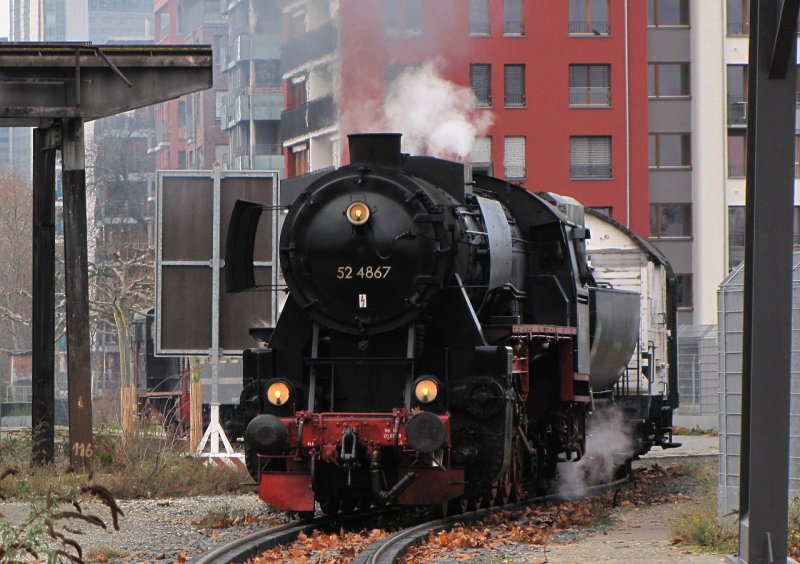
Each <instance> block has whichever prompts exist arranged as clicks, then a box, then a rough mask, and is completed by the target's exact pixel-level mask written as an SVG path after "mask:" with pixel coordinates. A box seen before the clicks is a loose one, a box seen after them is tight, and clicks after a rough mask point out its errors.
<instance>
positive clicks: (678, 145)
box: [650, 133, 692, 168]
mask: <svg viewBox="0 0 800 564" xmlns="http://www.w3.org/2000/svg"><path fill="white" fill-rule="evenodd" d="M691 165H692V144H691V136H690V134H689V133H651V134H650V168H669V167H675V168H686V167H689V166H691Z"/></svg>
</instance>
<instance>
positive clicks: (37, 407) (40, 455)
mask: <svg viewBox="0 0 800 564" xmlns="http://www.w3.org/2000/svg"><path fill="white" fill-rule="evenodd" d="M60 133H61V132H60V131H57V130H53V129H36V130H34V132H33V324H32V325H33V339H32V362H33V366H32V370H31V372H32V385H31V391H32V396H33V398H32V405H31V428H32V429H33V452H32V461H33V463H34V464H46V463H51V462H53V455H54V432H53V427H54V424H55V374H54V361H55V235H56V226H55V210H56V208H55V187H56V178H55V172H56V168H55V166H56V148H57V139H54V137H57V136H58V135H60Z"/></svg>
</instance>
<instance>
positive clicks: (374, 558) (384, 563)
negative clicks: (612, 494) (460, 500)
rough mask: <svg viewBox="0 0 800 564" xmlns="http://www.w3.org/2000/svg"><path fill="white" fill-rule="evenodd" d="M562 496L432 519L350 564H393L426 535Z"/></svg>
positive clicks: (375, 545)
mask: <svg viewBox="0 0 800 564" xmlns="http://www.w3.org/2000/svg"><path fill="white" fill-rule="evenodd" d="M629 482H630V478H629V477H625V478H622V479H619V480H615V481H613V482H608V483H606V484H599V485H597V486H592V487H590V488H587V489H586V496H590V495H595V494H598V493H601V492H604V491H606V490H610V489H614V488H617V487H620V486H622V485H624V484H627V483H629ZM567 499H568V498H567V497H566V496H563V495H561V494H550V495H546V496H540V497H531V498H528V499H524V500H522V501H519V502H516V503H511V504H507V505H496V506H492V507H488V508H485V509H478V510H475V511H469V512H467V513H459V514H457V515H451V516H449V517H445V518H444V519H436V520H434V521H428V522H427V523H422V524H420V525H416V526H414V527H409V528H407V529H403V530H401V531H398V532H396V533H393V534H391V535H389V536H388V537H385V538H383V539H381V540H379V541H376V542H374V543H372V544H371V545H369V546H368V547H367V548H366V549H364V550H363V551H361V552H360V553H359V554H358V555H357V556H356V557H355V559H354V560H353V564H394V562H397V560H398V559H399V558H400V557H401V556H402V555H403V554H404V553H405V551H406V550H408V549H409V548H410V547H412V546H414V545H416V544H420V543H421V542H422V541H423V540H424V539H425V538H427V537H428V535H429V534H430V533H437V532H439V531H449V530H450V529H452V528H453V527H454V526H455V525H456V524H458V523H473V522H475V521H480V520H481V519H484V518H485V517H487V516H489V515H491V514H492V513H497V512H499V511H515V510H517V509H524V508H525V507H527V506H529V505H534V504H536V503H544V502H547V501H553V500H567Z"/></svg>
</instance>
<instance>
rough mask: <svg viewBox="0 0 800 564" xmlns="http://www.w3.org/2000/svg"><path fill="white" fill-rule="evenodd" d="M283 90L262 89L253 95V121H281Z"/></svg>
mask: <svg viewBox="0 0 800 564" xmlns="http://www.w3.org/2000/svg"><path fill="white" fill-rule="evenodd" d="M282 112H283V90H281V89H280V88H269V89H267V88H264V89H261V90H260V91H257V92H256V93H255V94H253V119H274V120H279V119H281V113H282Z"/></svg>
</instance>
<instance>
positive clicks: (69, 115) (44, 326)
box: [0, 43, 213, 471]
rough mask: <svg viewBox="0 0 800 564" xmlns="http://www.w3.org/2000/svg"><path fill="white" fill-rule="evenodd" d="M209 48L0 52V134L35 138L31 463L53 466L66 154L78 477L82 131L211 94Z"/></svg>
mask: <svg viewBox="0 0 800 564" xmlns="http://www.w3.org/2000/svg"><path fill="white" fill-rule="evenodd" d="M212 76H213V72H212V53H211V47H210V46H208V45H183V46H180V45H179V46H163V45H158V46H156V45H145V46H142V45H136V46H134V45H90V44H78V43H9V44H6V45H4V46H3V48H2V49H0V100H2V103H0V126H11V127H23V126H24V127H37V128H40V129H37V131H36V134H35V136H34V170H33V179H34V210H35V211H34V230H33V231H34V235H33V262H34V266H33V280H34V282H33V283H34V289H33V293H34V297H33V309H34V311H33V363H34V366H33V388H34V394H35V395H34V405H33V426H34V431H35V432H34V447H33V453H32V454H33V456H32V460H34V461H37V462H46V461H49V460H52V458H53V435H52V433H53V421H54V398H53V396H54V394H53V388H54V386H55V379H54V370H53V360H54V352H55V350H54V341H55V339H54V336H55V335H54V325H55V323H54V306H55V292H54V290H55V287H54V265H55V256H54V255H55V253H54V248H55V247H54V244H55V243H54V241H55V233H54V230H55V229H54V228H55V226H54V223H55V221H54V216H53V213H54V211H53V210H54V192H55V190H54V184H55V183H54V180H55V149H56V148H58V147H60V149H61V153H62V162H63V176H62V178H63V188H64V256H65V260H66V263H65V269H64V270H65V278H66V282H65V289H66V306H67V307H66V309H67V369H68V371H69V426H70V432H69V446H70V461H71V463H72V466H73V468H74V469H75V470H79V471H83V470H89V469H91V463H92V454H93V451H94V445H93V436H92V382H91V364H90V349H89V284H88V278H89V274H88V252H87V240H86V235H87V233H86V231H87V226H86V165H85V162H84V161H85V150H84V139H83V124H84V122H86V121H90V120H94V119H98V118H101V117H105V116H109V115H113V114H116V113H120V112H124V111H128V110H132V109H135V108H141V107H143V106H148V105H150V104H156V103H159V102H164V101H166V100H169V99H171V98H177V97H178V96H181V95H183V94H190V93H192V92H197V91H200V90H205V89H206V88H209V87H211V84H212Z"/></svg>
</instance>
